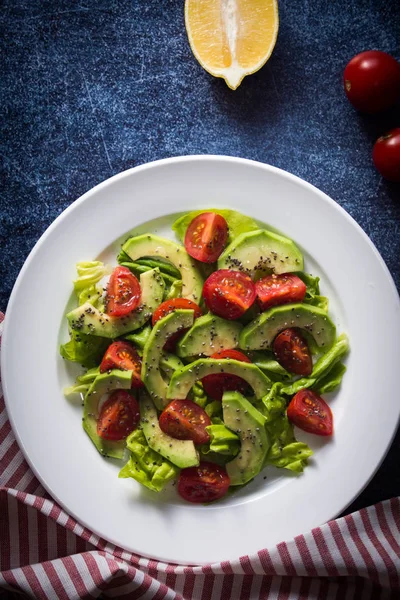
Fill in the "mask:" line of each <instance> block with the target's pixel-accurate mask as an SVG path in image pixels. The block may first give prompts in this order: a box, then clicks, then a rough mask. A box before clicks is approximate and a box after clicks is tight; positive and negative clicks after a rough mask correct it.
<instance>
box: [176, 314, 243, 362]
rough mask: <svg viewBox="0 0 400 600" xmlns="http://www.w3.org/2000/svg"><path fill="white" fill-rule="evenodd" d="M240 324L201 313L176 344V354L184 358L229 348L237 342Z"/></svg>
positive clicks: (206, 354)
mask: <svg viewBox="0 0 400 600" xmlns="http://www.w3.org/2000/svg"><path fill="white" fill-rule="evenodd" d="M242 328H243V327H242V325H241V324H240V323H237V322H235V321H227V320H226V319H221V317H217V316H216V315H211V314H208V315H203V316H202V317H199V318H198V319H196V320H195V322H194V323H193V327H191V329H189V331H188V332H187V333H185V335H184V336H183V337H182V339H181V340H179V342H178V343H177V345H176V351H177V354H178V356H180V357H181V358H186V357H189V356H196V355H198V354H202V355H204V356H211V354H214V352H218V350H230V349H232V348H236V347H237V346H238V344H239V335H240V332H241V331H242Z"/></svg>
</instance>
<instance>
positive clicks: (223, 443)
mask: <svg viewBox="0 0 400 600" xmlns="http://www.w3.org/2000/svg"><path fill="white" fill-rule="evenodd" d="M206 430H207V432H208V433H209V435H210V441H209V443H208V444H204V445H203V446H202V448H201V452H202V454H208V453H209V452H214V453H216V454H223V455H226V456H230V459H231V460H232V459H233V458H234V457H235V456H236V455H237V453H238V452H239V450H240V440H239V437H238V436H237V435H236V433H233V431H231V430H230V429H228V428H227V427H225V425H224V424H218V425H216V424H213V425H209V426H208V427H206Z"/></svg>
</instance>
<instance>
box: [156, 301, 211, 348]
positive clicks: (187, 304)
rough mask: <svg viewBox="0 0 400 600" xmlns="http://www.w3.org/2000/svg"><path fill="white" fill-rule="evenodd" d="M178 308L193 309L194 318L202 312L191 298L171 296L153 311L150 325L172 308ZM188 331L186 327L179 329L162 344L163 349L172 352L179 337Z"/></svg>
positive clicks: (167, 313) (170, 311) (172, 310)
mask: <svg viewBox="0 0 400 600" xmlns="http://www.w3.org/2000/svg"><path fill="white" fill-rule="evenodd" d="M177 308H178V309H179V308H183V309H187V310H193V316H194V318H195V319H198V318H199V317H201V315H202V314H203V313H202V311H201V308H200V306H197V304H196V302H193V301H192V300H188V299H187V298H171V300H166V301H165V302H163V303H162V304H160V306H159V307H158V308H157V309H156V310H155V311H154V313H153V317H152V320H151V322H152V325H153V327H154V325H155V324H156V323H157V321H159V320H160V319H162V318H163V317H166V316H167V315H169V313H172V312H174V310H176V309H177ZM186 331H188V330H187V329H181V330H180V331H177V332H176V333H174V334H173V335H171V337H170V338H169V339H168V340H167V342H166V343H165V344H164V350H167V352H173V351H174V350H175V346H176V343H177V342H178V341H179V340H180V339H181V337H182V336H183V335H184V334H185V333H186Z"/></svg>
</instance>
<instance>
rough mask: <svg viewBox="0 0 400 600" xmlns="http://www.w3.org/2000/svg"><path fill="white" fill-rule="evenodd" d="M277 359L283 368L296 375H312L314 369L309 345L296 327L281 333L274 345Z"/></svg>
mask: <svg viewBox="0 0 400 600" xmlns="http://www.w3.org/2000/svg"><path fill="white" fill-rule="evenodd" d="M272 349H273V352H274V354H275V358H276V360H277V361H278V363H279V364H280V365H282V367H284V368H285V369H287V370H288V371H290V372H291V373H295V374H296V375H303V376H307V375H310V374H311V372H312V369H313V364H312V358H311V353H310V350H309V348H308V344H307V342H306V340H305V339H304V337H303V336H302V335H301V333H300V332H299V331H298V330H297V329H295V328H294V327H290V328H289V329H285V330H284V331H281V333H279V334H278V335H277V336H276V338H275V340H274V343H273V345H272Z"/></svg>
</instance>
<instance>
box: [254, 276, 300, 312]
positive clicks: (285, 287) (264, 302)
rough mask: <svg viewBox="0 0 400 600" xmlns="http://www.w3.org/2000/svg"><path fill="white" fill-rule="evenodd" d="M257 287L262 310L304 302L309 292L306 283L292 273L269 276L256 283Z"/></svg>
mask: <svg viewBox="0 0 400 600" xmlns="http://www.w3.org/2000/svg"><path fill="white" fill-rule="evenodd" d="M255 286H256V293H257V300H258V304H259V305H260V308H261V310H266V309H267V308H270V307H271V306H276V305H278V304H287V303H289V302H302V301H303V300H304V296H305V295H306V290H307V286H306V284H305V283H304V281H302V280H301V279H300V277H297V275H292V274H291V273H282V274H281V275H267V277H263V278H262V279H259V280H258V281H256V283H255Z"/></svg>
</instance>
